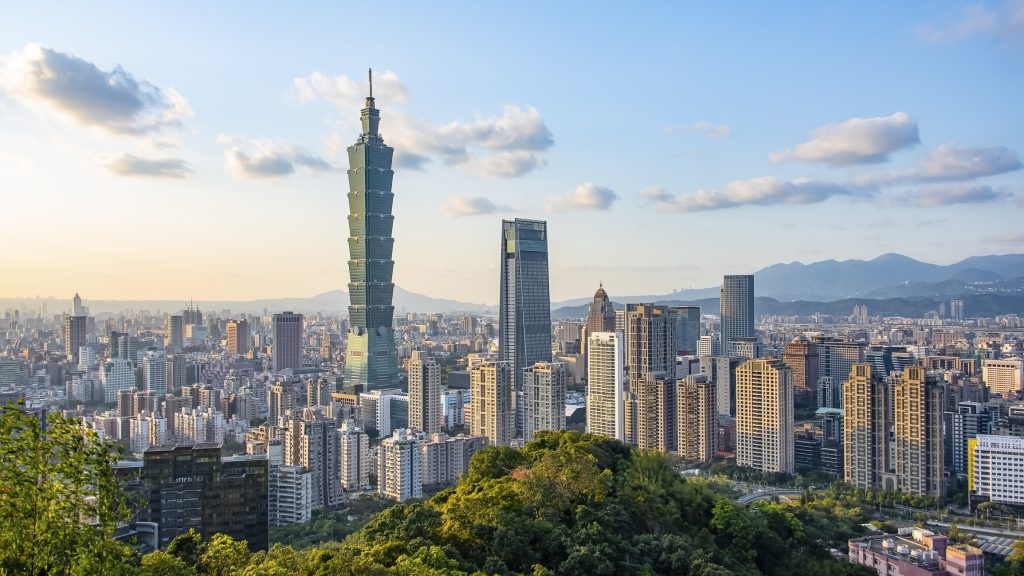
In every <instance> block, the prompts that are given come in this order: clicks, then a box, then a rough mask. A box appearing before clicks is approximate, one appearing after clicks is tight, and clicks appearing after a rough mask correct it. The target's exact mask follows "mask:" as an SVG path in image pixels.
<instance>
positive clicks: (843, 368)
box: [811, 336, 888, 384]
mask: <svg viewBox="0 0 1024 576" xmlns="http://www.w3.org/2000/svg"><path fill="white" fill-rule="evenodd" d="M811 343H812V344H814V347H815V348H816V349H817V350H818V378H819V379H820V378H831V379H832V382H833V383H837V384H838V383H841V382H843V381H844V380H846V378H847V377H848V376H849V375H850V370H851V369H852V368H853V365H854V364H858V363H861V362H864V344H863V343H862V342H846V341H843V340H839V339H837V338H830V337H822V336H818V337H813V338H811ZM875 376H877V377H879V378H885V377H886V376H888V374H880V373H877V372H876V373H875Z"/></svg>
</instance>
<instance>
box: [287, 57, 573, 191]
mask: <svg viewBox="0 0 1024 576" xmlns="http://www.w3.org/2000/svg"><path fill="white" fill-rule="evenodd" d="M294 85H295V95H296V97H297V99H298V100H299V101H302V102H309V101H313V100H318V99H322V100H327V101H330V102H332V103H334V104H335V105H337V106H338V107H339V108H341V109H342V110H343V111H344V112H345V113H346V114H350V115H352V118H353V119H354V118H355V117H356V114H357V113H358V112H357V111H358V110H359V109H360V108H361V107H362V102H363V100H362V99H363V98H364V97H365V95H366V89H367V86H366V83H365V81H364V82H362V83H360V82H356V81H355V80H352V79H350V78H348V77H347V76H344V75H343V76H336V77H332V76H329V75H326V74H323V73H319V72H317V73H313V74H310V75H309V76H306V77H303V78H296V79H295V80H294ZM378 85H380V87H379V88H378ZM373 86H374V96H375V97H377V96H379V97H378V98H377V102H378V106H381V105H383V106H384V107H385V111H384V112H383V113H382V119H381V129H380V131H381V134H382V135H383V136H384V139H385V141H387V142H388V144H390V145H392V146H394V147H395V151H396V158H395V166H396V167H398V168H407V169H413V170H422V169H424V168H425V167H426V165H427V164H428V163H429V162H431V161H432V160H435V159H437V160H440V162H441V163H442V164H444V165H448V166H459V167H461V168H463V169H465V170H467V171H469V172H473V173H476V174H481V175H485V176H493V177H499V178H513V177H517V176H522V175H524V174H527V173H529V172H531V171H533V170H535V169H537V168H539V167H542V166H544V165H545V164H546V160H545V157H544V153H545V151H546V150H547V149H549V148H550V147H551V146H552V145H553V144H554V138H553V137H552V135H551V131H550V130H548V128H547V125H546V124H545V123H544V119H543V117H542V116H541V114H540V112H539V111H538V110H537V109H536V108H534V107H532V106H526V107H522V106H516V105H507V106H504V107H503V108H502V111H501V114H500V115H483V114H479V115H477V116H476V117H474V119H473V120H472V121H468V122H467V121H462V120H455V121H451V122H447V123H442V124H432V123H429V122H427V121H425V120H422V119H420V118H417V117H414V116H411V115H409V114H406V113H405V112H403V111H402V109H401V106H402V105H403V104H404V103H405V102H406V101H407V100H408V98H409V91H408V89H407V88H406V87H405V85H404V84H403V83H402V81H401V79H400V78H399V77H398V75H397V74H395V73H394V72H390V71H388V72H385V73H384V74H383V75H382V76H381V77H380V79H379V80H378V77H377V76H374V81H373ZM346 141H347V139H346Z"/></svg>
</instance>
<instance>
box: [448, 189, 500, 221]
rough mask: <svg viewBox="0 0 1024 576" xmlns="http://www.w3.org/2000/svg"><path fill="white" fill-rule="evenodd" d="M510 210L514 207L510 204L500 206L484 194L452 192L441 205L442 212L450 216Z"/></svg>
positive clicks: (457, 216) (458, 216)
mask: <svg viewBox="0 0 1024 576" xmlns="http://www.w3.org/2000/svg"><path fill="white" fill-rule="evenodd" d="M510 211H512V209H511V208H509V207H508V206H498V205H497V204H495V203H494V202H491V201H490V200H488V199H487V198H484V197H482V196H463V195H461V194H452V195H451V196H449V197H448V202H447V203H446V204H445V205H444V206H442V207H441V212H442V213H444V215H445V216H448V217H449V218H460V217H463V216H478V215H481V214H493V213H495V212H510Z"/></svg>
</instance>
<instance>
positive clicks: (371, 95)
mask: <svg viewBox="0 0 1024 576" xmlns="http://www.w3.org/2000/svg"><path fill="white" fill-rule="evenodd" d="M370 98H373V68H370Z"/></svg>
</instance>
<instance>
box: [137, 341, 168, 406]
mask: <svg viewBox="0 0 1024 576" xmlns="http://www.w3.org/2000/svg"><path fill="white" fill-rule="evenodd" d="M142 376H143V382H144V384H145V389H146V390H150V391H152V392H153V393H154V394H156V396H157V398H163V397H164V396H166V395H167V353H166V352H164V351H163V350H147V351H146V355H145V357H143V359H142Z"/></svg>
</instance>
